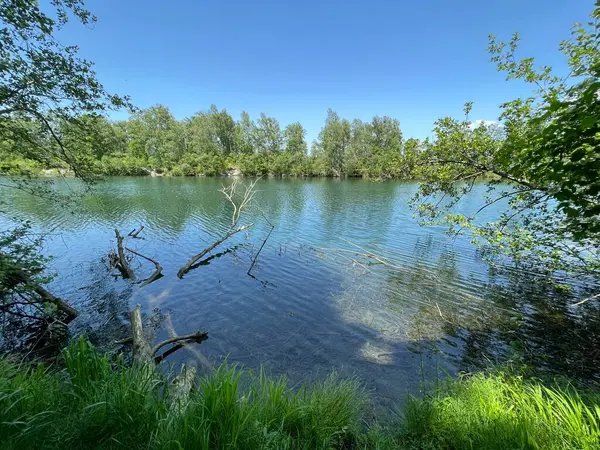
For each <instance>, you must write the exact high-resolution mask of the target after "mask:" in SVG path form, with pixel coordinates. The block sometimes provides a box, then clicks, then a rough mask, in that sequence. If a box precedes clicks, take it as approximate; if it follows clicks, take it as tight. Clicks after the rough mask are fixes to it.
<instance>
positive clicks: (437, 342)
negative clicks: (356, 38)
mask: <svg viewBox="0 0 600 450" xmlns="http://www.w3.org/2000/svg"><path fill="white" fill-rule="evenodd" d="M229 182H230V180H227V179H162V178H119V179H112V180H107V181H105V182H103V183H101V184H100V185H98V186H97V187H96V188H95V189H94V192H93V193H92V194H87V195H86V196H85V198H84V200H83V204H81V205H79V206H77V207H71V208H65V207H59V206H57V205H55V204H52V203H49V202H46V201H43V200H40V199H35V198H31V197H28V196H25V195H24V194H19V193H18V192H13V191H6V190H5V191H0V194H1V195H2V197H3V199H5V200H6V201H7V202H8V203H9V204H11V205H12V209H13V210H14V211H17V212H18V213H19V214H20V215H21V216H22V217H23V218H26V219H30V220H32V222H33V223H34V225H35V227H36V229H37V231H39V232H44V233H47V234H48V236H47V241H46V247H47V248H46V251H47V252H48V253H50V254H52V255H54V256H55V259H54V260H53V261H52V263H51V268H52V270H53V271H55V272H56V273H58V274H59V277H58V278H57V280H56V281H54V282H53V284H52V286H51V287H52V289H53V290H54V291H55V292H56V293H57V294H59V295H60V296H62V297H63V298H65V299H68V300H69V301H71V302H72V303H73V304H74V305H75V306H76V307H78V308H79V309H80V310H81V311H82V315H81V317H80V318H78V319H77V321H76V322H75V323H74V324H73V325H72V328H73V332H74V333H78V332H86V333H88V335H90V336H92V338H93V339H95V340H96V341H97V342H98V343H99V345H107V343H109V342H112V340H113V339H115V335H116V337H117V338H120V337H123V336H125V335H126V334H127V323H128V318H127V313H128V311H129V310H131V308H132V307H133V305H135V304H136V303H140V304H142V306H143V309H144V311H145V313H146V315H147V317H148V318H149V320H150V322H151V323H152V324H153V326H154V329H155V330H156V335H157V338H159V337H163V336H166V331H165V326H164V321H162V320H161V318H162V317H163V316H164V314H166V313H167V312H169V313H170V316H171V320H172V323H173V326H174V327H175V329H176V330H177V332H178V333H179V334H184V333H191V332H194V331H196V330H198V329H201V330H207V331H208V332H209V334H210V338H209V340H208V341H206V342H205V343H203V344H202V345H201V346H196V347H195V349H193V350H184V351H180V352H178V353H176V354H175V355H174V357H173V359H172V360H171V361H172V362H174V363H177V362H180V361H183V360H189V359H193V360H195V361H196V362H197V364H198V365H199V366H201V367H210V366H211V365H214V364H217V363H219V362H220V361H222V360H223V359H224V358H228V359H229V361H232V362H239V363H241V364H244V365H245V366H247V367H250V368H258V367H260V366H263V367H264V368H265V369H266V370H267V371H268V372H269V373H271V374H274V375H287V376H289V377H290V378H291V379H292V381H293V382H301V381H304V380H309V379H314V378H320V377H323V376H325V375H326V374H327V373H329V372H331V371H332V370H336V371H338V372H340V373H341V374H342V375H344V376H349V375H357V376H359V377H360V378H361V379H362V380H363V382H364V383H365V386H366V387H367V388H368V389H369V390H370V391H371V392H372V393H373V397H374V398H375V399H376V403H377V404H378V405H379V406H380V407H382V408H387V407H391V406H393V405H394V404H397V403H399V402H401V401H402V399H403V398H404V397H405V396H406V394H407V393H409V392H413V393H414V392H417V391H418V390H419V388H420V385H421V383H422V381H431V380H435V379H436V378H437V377H438V376H439V375H440V374H444V373H446V372H449V373H455V372H456V371H458V370H473V369H474V368H477V367H481V366H484V365H486V364H488V363H489V362H496V361H504V360H506V359H513V360H515V361H518V362H520V363H527V364H529V365H531V366H533V367H536V368H541V369H544V370H552V371H554V372H557V373H564V374H568V375H571V376H577V377H579V378H581V379H588V380H590V379H594V378H595V377H596V376H597V374H598V367H599V364H598V361H599V357H600V356H599V355H598V350H597V349H599V348H600V346H599V345H598V344H599V342H598V340H599V339H598V336H600V333H599V331H600V330H599V326H598V322H597V319H596V318H597V317H598V311H597V310H595V309H594V306H593V305H587V306H586V307H584V308H579V309H576V310H575V309H573V308H571V307H570V306H569V304H570V303H571V302H572V299H571V298H570V297H569V295H567V294H564V293H562V294H559V293H556V292H554V291H553V290H552V289H551V288H549V287H547V286H546V285H545V284H544V283H542V282H540V281H539V280H537V281H535V280H534V277H533V275H531V274H519V273H515V272H512V271H510V270H509V271H506V270H502V271H499V270H494V271H492V270H490V267H489V266H488V264H487V263H485V262H484V261H483V260H482V259H481V255H480V254H479V253H478V251H477V249H476V248H475V247H474V246H472V245H471V244H470V242H469V238H467V237H458V238H454V239H452V238H450V237H448V236H446V235H445V234H444V231H445V230H444V228H443V227H420V226H419V225H418V224H417V222H416V220H415V219H414V218H413V217H412V212H411V211H410V209H409V207H408V204H407V202H408V199H409V198H410V197H411V195H412V194H413V193H414V192H415V190H416V185H414V184H406V183H405V184H403V183H369V182H363V181H335V180H312V181H300V180H289V181H288V180H264V181H261V182H259V184H258V193H257V195H256V200H255V202H254V204H253V206H252V208H251V209H250V210H249V211H248V212H247V214H246V215H245V216H244V217H243V219H242V223H247V222H253V223H254V227H253V228H252V229H251V230H250V232H249V233H247V234H244V235H242V234H240V235H238V236H236V238H234V239H232V240H231V241H228V242H226V243H225V244H224V245H223V246H221V247H219V248H218V249H217V250H216V251H214V252H213V253H212V254H211V257H209V258H208V259H207V260H206V261H205V262H204V263H203V264H202V265H201V266H200V267H198V268H197V269H195V270H192V271H191V272H189V273H188V274H187V276H185V278H184V279H183V280H179V279H177V277H176V276H175V274H176V272H177V270H178V269H179V267H181V266H182V265H183V264H184V263H185V262H186V260H187V259H188V258H189V257H190V256H192V255H193V254H195V253H198V252H199V251H200V250H202V249H203V248H205V247H207V246H208V245H209V244H210V243H212V241H214V240H215V239H216V237H218V236H219V235H220V234H221V233H223V232H224V231H226V230H227V227H228V225H229V220H230V216H229V214H230V212H229V209H228V207H229V206H228V204H227V203H226V202H225V201H224V199H223V197H222V195H221V194H220V193H219V192H218V190H219V188H220V187H221V184H222V183H229ZM73 183H74V182H72V181H71V182H69V183H68V184H65V183H64V182H59V185H58V187H57V188H58V189H60V190H62V191H64V192H68V191H69V190H70V189H73V186H72V185H73ZM484 191H485V186H483V185H482V186H479V187H477V186H476V187H475V189H474V191H473V193H472V194H471V195H470V197H469V198H467V199H465V200H464V201H463V202H462V203H461V204H459V205H458V207H457V208H458V209H459V210H460V211H463V212H469V211H473V210H475V209H476V208H478V207H479V206H480V205H481V204H482V195H483V193H484ZM497 214H498V210H493V209H492V208H489V209H487V210H486V211H485V216H482V217H481V220H482V221H483V220H487V219H493V218H494V216H495V215H497ZM263 215H264V217H266V218H267V219H268V220H269V221H270V222H271V223H273V224H274V225H275V229H274V231H273V233H272V235H271V237H270V239H269V240H268V242H267V244H266V246H265V247H264V249H263V251H262V253H261V254H260V258H259V260H258V263H257V265H256V266H255V268H254V270H253V274H254V276H255V278H252V277H250V276H248V275H247V271H248V268H249V266H250V264H251V260H252V257H253V256H254V254H255V253H256V251H257V250H258V248H259V246H260V244H261V243H262V240H263V239H264V237H265V236H266V234H267V232H268V230H269V226H268V224H267V223H266V221H265V219H264V218H263ZM3 220H4V225H6V224H7V220H6V219H3ZM139 225H144V226H145V230H144V231H143V232H142V234H141V236H143V238H144V239H138V240H130V241H129V243H128V244H127V245H128V246H130V247H132V248H135V249H137V250H138V251H139V252H141V253H143V254H145V255H147V256H150V257H153V258H156V259H157V260H159V261H160V263H161V264H162V266H163V268H164V271H163V273H164V275H165V276H164V277H163V278H162V279H160V280H158V281H156V282H155V283H153V284H150V285H148V286H145V287H143V288H139V287H137V286H135V285H133V286H132V285H131V284H130V283H128V282H126V281H124V280H121V279H117V278H116V277H115V276H114V272H111V271H110V270H108V268H107V266H106V255H107V253H108V251H109V250H110V249H111V248H114V246H115V239H114V229H115V228H118V229H120V230H121V231H122V232H123V233H124V234H126V233H127V232H129V231H130V230H132V229H133V228H135V227H138V226H139ZM358 246H360V247H362V249H361V248H359V247H358ZM368 252H371V253H374V254H376V255H378V256H377V257H378V258H380V259H383V260H385V261H386V262H388V263H389V264H387V265H382V264H379V263H378V261H377V259H374V258H372V257H371V258H370V257H365V255H364V253H368ZM133 267H134V269H135V271H136V273H137V274H138V277H140V278H142V277H144V276H147V275H149V274H150V273H151V272H152V269H153V266H152V265H151V264H149V263H147V262H145V261H143V260H136V261H135V262H134V264H133Z"/></svg>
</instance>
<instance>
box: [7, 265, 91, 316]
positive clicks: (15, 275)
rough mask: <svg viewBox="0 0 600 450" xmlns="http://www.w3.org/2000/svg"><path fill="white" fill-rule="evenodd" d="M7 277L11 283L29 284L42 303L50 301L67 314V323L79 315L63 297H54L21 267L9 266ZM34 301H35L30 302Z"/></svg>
mask: <svg viewBox="0 0 600 450" xmlns="http://www.w3.org/2000/svg"><path fill="white" fill-rule="evenodd" d="M7 277H8V278H9V279H10V280H12V284H14V285H17V284H25V285H29V286H31V289H32V290H33V292H35V293H36V294H37V295H38V296H39V297H40V299H41V300H42V302H43V303H51V304H53V305H54V306H56V309H58V310H59V311H61V312H63V313H65V315H66V316H67V323H68V322H70V321H71V320H73V319H75V317H77V316H78V315H79V312H78V311H77V310H76V309H75V308H73V307H72V306H71V305H69V304H68V303H67V302H66V301H64V300H63V299H61V298H59V297H56V296H55V295H53V294H52V293H51V292H49V291H48V290H46V289H45V288H43V287H42V286H41V285H40V284H38V283H36V282H35V281H33V280H32V279H31V277H30V276H29V275H28V274H27V273H26V272H25V271H24V270H22V269H19V268H17V267H14V268H11V269H9V271H8V274H7ZM32 303H35V302H32Z"/></svg>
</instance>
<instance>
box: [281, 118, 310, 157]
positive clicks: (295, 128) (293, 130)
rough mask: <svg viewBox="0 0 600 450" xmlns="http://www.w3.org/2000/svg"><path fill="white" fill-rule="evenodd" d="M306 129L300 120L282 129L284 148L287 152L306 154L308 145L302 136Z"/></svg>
mask: <svg viewBox="0 0 600 450" xmlns="http://www.w3.org/2000/svg"><path fill="white" fill-rule="evenodd" d="M305 135H306V131H305V130H304V127H303V126H302V124H301V123H300V122H294V123H291V124H289V125H288V126H287V127H285V130H283V141H284V143H285V144H284V148H285V151H286V152H287V153H291V154H300V155H306V152H307V151H308V146H307V145H306V141H305V139H304V136H305Z"/></svg>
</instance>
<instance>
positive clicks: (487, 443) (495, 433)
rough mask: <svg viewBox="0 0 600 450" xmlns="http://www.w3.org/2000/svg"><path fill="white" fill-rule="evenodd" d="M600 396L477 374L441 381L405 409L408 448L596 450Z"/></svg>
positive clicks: (599, 446)
mask: <svg viewBox="0 0 600 450" xmlns="http://www.w3.org/2000/svg"><path fill="white" fill-rule="evenodd" d="M599 405H600V395H598V394H594V393H586V394H585V398H582V396H581V395H580V394H578V393H577V391H576V390H575V389H574V388H572V387H567V388H565V389H561V388H558V387H553V388H549V387H545V386H543V385H542V384H541V383H539V382H535V381H523V380H522V379H521V378H519V377H514V376H503V375H485V374H478V375H475V376H473V377H470V378H465V379H461V380H451V381H448V382H446V383H445V385H444V386H442V387H441V388H440V389H439V390H438V391H437V392H435V393H433V394H432V395H429V396H426V397H425V398H424V399H411V400H410V401H409V402H408V404H407V405H406V408H405V418H404V424H403V442H404V443H405V444H406V446H407V447H408V448H411V445H412V447H414V448H435V449H437V448H440V449H490V450H494V449H548V450H553V449H598V448H600V406H599Z"/></svg>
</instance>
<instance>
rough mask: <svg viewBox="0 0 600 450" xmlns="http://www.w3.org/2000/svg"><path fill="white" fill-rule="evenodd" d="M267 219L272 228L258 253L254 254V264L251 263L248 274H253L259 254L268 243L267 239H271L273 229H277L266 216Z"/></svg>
mask: <svg viewBox="0 0 600 450" xmlns="http://www.w3.org/2000/svg"><path fill="white" fill-rule="evenodd" d="M263 217H264V216H263ZM265 220H266V221H267V223H268V224H269V225H270V226H271V229H270V230H269V232H268V233H267V237H266V238H265V240H264V241H263V243H262V245H261V246H260V248H259V249H258V252H256V255H254V259H253V260H252V264H250V268H249V269H248V275H250V276H252V274H251V272H252V269H253V268H254V264H256V260H257V259H258V255H260V252H262V249H263V247H264V246H265V244H266V243H267V241H268V240H269V238H270V237H271V233H272V232H273V230H274V229H275V225H273V224H272V223H271V222H269V219H267V218H266V217H265Z"/></svg>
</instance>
